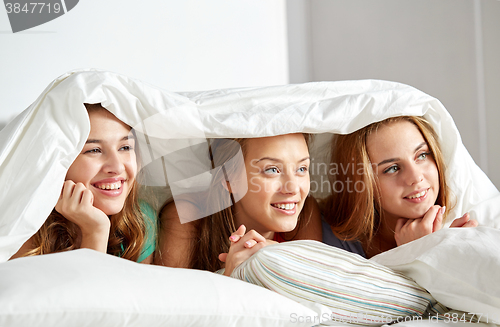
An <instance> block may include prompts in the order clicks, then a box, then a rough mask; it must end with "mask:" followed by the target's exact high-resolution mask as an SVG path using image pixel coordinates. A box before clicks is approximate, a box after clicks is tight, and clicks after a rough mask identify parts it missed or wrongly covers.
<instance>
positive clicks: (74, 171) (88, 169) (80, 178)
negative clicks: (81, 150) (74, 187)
mask: <svg viewBox="0 0 500 327" xmlns="http://www.w3.org/2000/svg"><path fill="white" fill-rule="evenodd" d="M78 159H79V158H77V160H75V161H74V162H73V163H72V164H71V166H70V167H69V169H68V171H67V173H66V177H65V180H72V181H73V182H75V183H79V182H80V183H83V184H86V183H87V182H88V181H90V179H91V176H88V175H90V174H91V173H92V166H91V165H88V164H87V163H86V162H85V161H83V160H78Z"/></svg>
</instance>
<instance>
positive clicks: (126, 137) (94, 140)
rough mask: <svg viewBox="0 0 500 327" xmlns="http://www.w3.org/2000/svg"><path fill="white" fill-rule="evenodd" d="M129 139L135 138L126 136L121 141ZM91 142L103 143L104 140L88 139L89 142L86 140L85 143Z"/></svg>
mask: <svg viewBox="0 0 500 327" xmlns="http://www.w3.org/2000/svg"><path fill="white" fill-rule="evenodd" d="M129 139H133V137H130V136H128V135H127V136H124V137H123V138H122V139H121V140H120V142H121V141H126V140H129ZM89 143H103V141H102V140H98V139H88V140H87V142H85V144H89Z"/></svg>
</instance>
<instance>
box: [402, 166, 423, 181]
mask: <svg viewBox="0 0 500 327" xmlns="http://www.w3.org/2000/svg"><path fill="white" fill-rule="evenodd" d="M406 175H407V176H406V183H407V184H408V185H410V186H411V185H415V184H418V183H420V182H422V181H423V180H424V175H423V172H422V168H421V167H419V165H418V164H416V163H413V164H411V165H409V166H408V167H407V169H406Z"/></svg>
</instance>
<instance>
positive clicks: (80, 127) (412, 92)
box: [0, 70, 500, 320]
mask: <svg viewBox="0 0 500 327" xmlns="http://www.w3.org/2000/svg"><path fill="white" fill-rule="evenodd" d="M83 103H101V104H102V106H103V107H105V108H107V109H108V110H109V111H110V112H112V113H113V114H114V115H115V116H116V117H118V118H119V119H121V120H122V121H123V122H125V123H126V124H128V125H130V126H132V127H134V128H135V130H136V132H137V137H138V140H139V144H140V149H141V158H142V161H143V164H142V166H143V167H145V170H146V171H147V172H148V174H149V175H148V176H147V178H146V179H144V180H143V183H145V184H147V185H154V186H167V185H168V184H170V185H168V186H169V187H171V188H172V189H174V188H176V189H180V190H189V189H190V188H191V189H195V190H196V189H197V187H204V186H206V185H203V183H204V179H206V178H209V177H210V174H209V173H208V174H207V171H206V170H207V168H206V167H207V162H206V161H207V158H206V157H205V158H202V157H197V154H196V153H194V152H193V153H191V157H189V151H187V152H186V153H187V154H188V160H186V158H185V157H184V158H183V157H182V156H178V155H177V154H179V153H180V152H179V151H181V152H182V151H183V150H184V149H185V148H189V147H196V146H197V145H201V146H206V144H205V143H204V142H206V138H212V137H215V138H221V137H226V138H233V137H261V136H272V135H279V134H286V133H294V132H307V133H350V132H353V131H355V130H357V129H359V128H361V127H364V126H366V125H368V124H370V123H373V122H376V121H381V120H384V119H386V118H389V117H393V116H401V115H416V116H425V117H426V118H427V119H428V120H429V121H430V122H431V123H432V125H433V126H434V128H435V129H436V132H437V134H438V136H439V141H440V143H441V146H442V150H443V154H444V157H445V162H446V164H447V167H448V170H447V179H448V182H449V185H450V188H451V190H452V192H453V194H454V195H455V196H456V198H457V199H456V206H455V207H454V211H453V212H451V214H450V215H451V217H459V216H461V215H462V214H463V213H464V212H467V211H470V212H471V215H472V217H473V218H475V219H477V220H478V221H479V223H480V224H481V225H483V226H490V227H494V228H499V227H500V195H499V192H498V190H497V189H496V188H495V187H494V186H493V184H492V183H491V182H490V180H489V179H488V178H487V177H486V175H485V174H484V173H483V172H482V171H481V170H480V169H479V167H478V166H477V165H476V164H475V163H474V161H473V160H472V158H471V156H470V155H469V153H468V152H467V150H466V149H465V147H464V145H463V144H462V141H461V139H460V135H459V132H458V130H457V128H456V126H455V124H454V122H453V119H452V117H451V116H450V115H449V113H448V112H447V111H446V109H445V108H444V107H443V105H442V104H441V103H440V102H439V101H438V100H437V99H435V98H433V97H431V96H429V95H427V94H425V93H423V92H421V91H419V90H417V89H415V88H413V87H410V86H407V85H403V84H399V83H393V82H387V81H377V80H362V81H343V82H320V83H307V84H300V85H285V86H273V87H262V88H242V89H228V90H216V91H205V92H190V93H175V92H169V91H166V90H162V89H160V88H157V87H154V86H151V85H149V84H146V83H143V82H141V81H137V80H134V79H131V78H128V77H125V76H122V75H119V74H115V73H111V72H104V71H96V70H84V71H75V72H70V73H67V74H65V75H63V76H61V77H59V78H57V79H56V80H55V81H53V82H52V83H51V84H50V85H49V86H48V87H47V88H46V89H45V90H44V92H43V93H42V94H41V95H40V96H39V98H38V99H36V101H35V102H34V103H33V104H32V105H31V106H30V107H29V108H27V109H26V110H25V111H24V112H22V113H21V114H20V115H19V116H18V117H17V118H16V119H15V120H14V121H13V122H12V123H10V124H9V125H8V126H7V127H5V128H4V129H3V130H2V131H1V132H0V208H1V210H0V266H2V267H4V266H5V267H6V269H7V268H9V267H13V266H11V265H10V266H7V263H3V262H5V261H7V260H8V259H9V258H10V256H12V255H13V254H14V253H15V252H16V251H17V250H18V249H19V248H20V247H21V245H22V244H23V243H24V242H25V241H26V240H28V239H29V238H30V237H31V236H32V235H33V234H34V233H35V232H36V231H37V230H38V229H39V228H40V226H41V225H42V224H43V223H44V221H45V219H46V218H47V216H48V215H49V213H50V212H51V210H52V209H53V208H54V206H55V204H56V202H57V199H58V197H59V195H60V192H61V188H62V185H63V182H64V178H65V175H66V172H67V169H68V168H69V166H70V165H71V163H72V162H73V161H74V159H75V158H76V157H77V156H78V154H79V153H80V151H81V149H82V148H83V145H84V143H85V141H86V139H87V136H88V134H89V131H90V124H89V118H88V115H87V111H86V109H85V107H84V105H83ZM312 155H314V154H312ZM208 166H209V165H208ZM204 170H205V171H204ZM192 171H195V172H196V173H194V174H193V173H191V175H190V174H189V172H192ZM205 182H206V181H205ZM448 223H450V222H448ZM449 232H451V234H450V233H449ZM464 233H465V234H464ZM447 234H450V235H451V237H447V236H446V235H447ZM495 235H498V231H488V229H486V231H484V230H483V229H477V230H471V231H470V232H465V231H464V232H458V231H457V232H456V233H455V234H453V232H452V231H451V230H442V231H440V232H438V233H435V234H432V235H429V236H426V237H424V238H422V239H420V240H418V241H417V242H412V243H409V244H407V245H405V246H404V247H400V248H397V249H393V250H391V251H388V252H386V253H384V254H382V255H381V256H380V257H375V260H378V262H380V263H383V264H386V265H388V266H390V267H393V268H394V269H399V270H400V271H404V272H405V273H407V274H408V275H410V276H411V277H413V278H414V279H415V280H416V281H417V282H418V283H420V284H421V285H422V286H424V287H426V288H427V289H428V290H429V291H430V292H431V293H432V294H433V295H434V296H435V297H436V299H437V300H438V301H441V302H442V303H443V304H444V305H450V306H455V305H457V303H460V301H461V300H462V299H464V298H467V294H465V293H467V292H466V291H464V292H460V291H458V292H446V290H444V291H443V289H442V288H443V287H446V288H448V289H449V288H452V287H453V285H454V284H453V279H449V280H450V281H451V282H450V283H451V285H450V283H439V282H438V283H436V280H438V281H439V280H440V279H441V280H445V279H446V278H448V277H449V276H451V277H453V278H455V279H454V280H455V281H456V282H455V285H462V286H464V287H466V288H464V289H467V290H471V289H473V290H475V293H474V296H473V297H471V301H469V302H467V301H466V302H462V303H463V305H458V307H455V308H457V309H462V310H467V309H468V308H470V309H469V310H481V309H485V310H490V311H491V310H492V311H491V312H492V316H494V317H495V318H496V319H497V320H498V318H499V317H500V312H498V310H496V309H494V308H493V309H492V308H490V307H488V305H487V303H486V302H484V301H482V300H481V299H479V298H481V297H482V296H483V295H484V294H487V297H484V298H485V299H488V300H487V301H489V303H490V304H492V305H496V304H497V303H500V302H499V301H500V300H499V299H500V291H499V290H498V288H499V286H498V283H495V278H497V273H498V269H492V266H491V265H493V268H498V267H497V266H500V262H499V260H493V261H491V258H496V257H497V256H498V255H496V251H497V248H498V247H499V246H500V244H499V243H500V240H499V239H496V238H497V237H496V236H495ZM445 236H446V237H445ZM482 237H485V238H486V240H485V242H484V243H482V242H481V238H482ZM474 239H475V241H474V242H472V241H470V240H474ZM464 240H468V241H467V242H465V244H466V246H463V244H464ZM434 247H435V248H434ZM467 248H473V249H474V250H473V251H469V250H467ZM455 249H456V253H455ZM437 254H439V255H437ZM482 254H484V256H483V255H482ZM67 255H71V253H68V254H67ZM75 255H76V254H75ZM471 256H474V259H475V260H477V261H476V262H477V264H476V267H477V265H479V264H480V263H481V262H483V263H484V261H485V260H490V262H491V265H488V266H484V267H485V268H487V269H484V270H481V271H482V272H483V273H484V275H482V274H481V275H479V276H478V275H476V276H470V278H468V277H464V276H466V275H464V274H463V272H464V271H469V270H470V269H469V268H470V264H471V262H470V261H467V260H469V258H471ZM63 257H64V256H62V255H59V256H56V257H54V258H56V259H54V260H56V261H57V260H63ZM443 257H445V258H448V259H447V260H441V259H440V258H443ZM50 258H53V257H50ZM57 258H61V259H57ZM23 260H29V258H27V259H23ZM440 260H441V261H440ZM453 260H456V262H458V264H457V265H453V266H450V267H452V269H451V270H450V269H445V266H447V265H449V264H450V262H452V261H453ZM42 261H44V262H45V261H47V262H49V261H50V260H48V259H47V260H45V259H44V260H42ZM112 261H113V260H109V262H110V263H109V264H112V265H114V264H115V263H113V262H114V261H113V262H112ZM23 262H25V261H23ZM60 263H61V265H64V262H63V261H60ZM47 264H51V263H47ZM116 266H117V267H118V266H119V264H116ZM460 267H462V268H463V269H464V270H463V271H461V272H460V273H458V274H454V271H457V270H459V269H460ZM9 269H10V268H9ZM9 269H7V270H6V271H10V272H9V274H14V275H15V274H16V272H15V270H12V271H11V270H9ZM89 269H91V268H89ZM140 269H142V270H144V272H146V268H140ZM428 271H431V272H432V274H433V277H434V278H431V279H429V277H428V275H426V272H428ZM473 271H475V272H477V271H478V269H474V270H473ZM8 276H11V277H12V276H13V275H8ZM138 276H140V274H138ZM137 278H138V280H140V278H142V277H137ZM481 281H484V283H482V284H481ZM127 282H132V280H128V281H127ZM158 282H159V283H160V282H161V280H158ZM460 283H462V284H460ZM489 286H491V287H489ZM471 294H472V293H471ZM91 301H92V299H90V298H89V303H90V302H91Z"/></svg>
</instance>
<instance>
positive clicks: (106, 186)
mask: <svg viewBox="0 0 500 327" xmlns="http://www.w3.org/2000/svg"><path fill="white" fill-rule="evenodd" d="M122 184H123V182H116V183H102V184H94V186H95V187H97V188H100V189H101V190H118V189H120V188H121V187H122Z"/></svg>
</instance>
